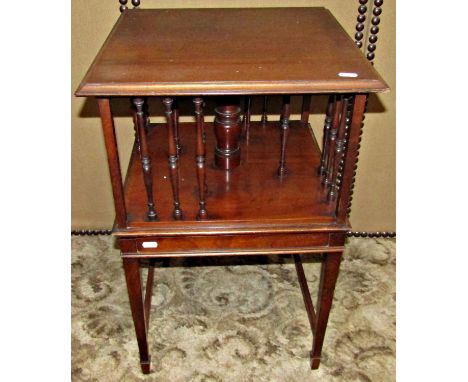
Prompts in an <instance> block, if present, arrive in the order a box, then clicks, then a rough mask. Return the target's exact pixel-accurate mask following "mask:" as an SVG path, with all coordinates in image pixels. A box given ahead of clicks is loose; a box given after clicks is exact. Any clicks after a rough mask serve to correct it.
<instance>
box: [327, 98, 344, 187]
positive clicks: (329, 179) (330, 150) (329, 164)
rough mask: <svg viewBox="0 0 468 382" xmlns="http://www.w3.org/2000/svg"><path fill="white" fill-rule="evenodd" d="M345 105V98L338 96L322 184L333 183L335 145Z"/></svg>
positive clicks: (334, 108)
mask: <svg viewBox="0 0 468 382" xmlns="http://www.w3.org/2000/svg"><path fill="white" fill-rule="evenodd" d="M342 105H343V97H342V96H337V98H336V99H335V103H334V107H333V119H332V124H331V129H330V133H329V137H328V145H327V158H326V169H325V176H324V178H323V179H322V184H324V185H326V186H329V185H330V184H331V182H332V177H333V170H332V169H333V167H334V162H333V160H334V158H335V155H334V154H335V145H336V136H337V134H338V128H339V125H340V113H341V109H342Z"/></svg>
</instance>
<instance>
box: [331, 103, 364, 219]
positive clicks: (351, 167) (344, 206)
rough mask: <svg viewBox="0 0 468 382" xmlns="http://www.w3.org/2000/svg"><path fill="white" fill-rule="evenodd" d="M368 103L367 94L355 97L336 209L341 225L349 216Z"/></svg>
mask: <svg viewBox="0 0 468 382" xmlns="http://www.w3.org/2000/svg"><path fill="white" fill-rule="evenodd" d="M366 102H367V94H357V95H356V96H355V97H354V104H353V113H352V116H351V124H350V127H349V132H348V143H347V149H346V154H345V158H344V166H343V179H342V182H341V190H340V196H339V199H338V203H337V207H336V215H337V219H338V222H339V223H344V222H345V221H346V217H347V216H348V214H349V208H350V205H351V204H350V202H351V198H352V190H353V187H354V177H355V176H356V169H357V160H358V156H359V142H360V140H361V138H360V137H361V134H362V122H363V120H364V111H365V107H366Z"/></svg>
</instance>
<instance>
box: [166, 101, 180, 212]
mask: <svg viewBox="0 0 468 382" xmlns="http://www.w3.org/2000/svg"><path fill="white" fill-rule="evenodd" d="M172 103H173V99H172V98H164V99H163V104H164V106H165V107H166V110H165V114H166V120H167V139H168V147H169V175H170V178H171V186H172V194H173V197H174V213H173V216H174V219H176V220H180V219H182V210H181V209H180V202H179V164H178V160H179V156H178V153H177V146H176V140H175V133H174V118H173V112H172Z"/></svg>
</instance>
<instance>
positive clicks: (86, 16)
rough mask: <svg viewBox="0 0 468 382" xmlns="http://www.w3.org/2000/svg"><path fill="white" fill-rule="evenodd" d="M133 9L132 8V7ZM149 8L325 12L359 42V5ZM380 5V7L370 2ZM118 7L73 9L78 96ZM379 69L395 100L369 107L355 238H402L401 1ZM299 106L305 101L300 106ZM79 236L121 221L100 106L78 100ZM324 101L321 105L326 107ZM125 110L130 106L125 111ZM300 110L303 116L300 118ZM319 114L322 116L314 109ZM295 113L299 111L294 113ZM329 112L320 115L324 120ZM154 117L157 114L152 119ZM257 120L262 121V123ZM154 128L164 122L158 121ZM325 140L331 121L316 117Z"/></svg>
mask: <svg viewBox="0 0 468 382" xmlns="http://www.w3.org/2000/svg"><path fill="white" fill-rule="evenodd" d="M129 3H130V1H129ZM141 3H142V5H141V7H142V8H196V7H267V6H270V7H276V6H291V7H292V6H295V7H301V6H302V7H308V6H325V7H327V8H328V9H330V10H331V12H332V13H333V14H334V15H335V17H336V18H337V19H338V21H339V22H340V23H341V24H342V25H343V27H344V28H345V29H346V30H347V31H348V33H349V34H350V35H352V36H353V35H354V27H355V24H356V16H357V7H358V1H357V0H328V1H326V0H322V1H320V0H316V1H300V0H295V1H288V2H286V1H273V0H263V1H241V0H236V1H226V0H204V1H193V0H192V1H189V0H172V1H167V0H142V1H141ZM369 3H372V0H369ZM118 8H119V2H118V0H73V1H72V78H71V80H72V90H73V91H74V90H75V89H76V88H77V86H78V84H79V82H80V81H81V79H82V78H83V76H84V75H85V73H86V70H87V69H88V67H89V65H90V64H91V62H92V60H93V58H94V57H95V55H96V53H97V52H98V51H99V48H100V47H101V45H102V44H103V42H104V40H105V38H106V37H107V35H108V33H109V32H110V30H111V28H112V26H113V25H114V23H115V21H116V19H117V17H118V16H119V10H118ZM381 20H382V21H381V24H380V32H379V35H378V37H379V40H378V42H377V51H376V58H375V60H374V61H375V67H376V69H377V70H378V71H379V72H380V74H381V75H382V77H383V78H384V79H385V80H386V81H387V83H388V84H389V86H390V87H391V89H392V90H391V92H390V93H386V94H379V95H378V96H377V97H372V98H371V99H370V100H369V105H368V113H367V114H366V119H365V125H364V134H363V138H362V142H361V150H360V156H359V169H358V173H357V178H356V184H355V191H354V197H353V206H352V213H351V222H352V224H353V230H359V231H395V88H396V86H395V1H394V0H386V1H385V2H384V4H383V12H382V15H381ZM297 101H299V99H297ZM71 102H72V116H71V127H72V148H71V149H72V229H101V228H110V227H111V226H112V223H113V219H114V210H113V202H112V192H111V186H110V180H109V174H108V169H107V160H106V156H105V148H104V141H103V137H102V133H101V126H100V121H99V117H98V113H97V108H96V105H95V100H94V99H89V100H86V99H85V98H76V97H74V96H73V95H72V101H71ZM320 103H321V101H320V100H319V101H318V102H317V103H316V104H315V105H316V108H318V106H319V105H320ZM118 106H119V105H117V108H116V109H117V110H124V109H125V107H126V104H124V105H122V107H118ZM298 107H299V104H297V106H296V109H297V110H298ZM313 109H314V110H315V108H313ZM293 111H294V108H293ZM321 111H322V110H320V112H321ZM117 114H118V115H117V117H116V119H115V123H116V131H117V139H118V142H119V147H120V154H121V164H122V170H123V171H126V165H127V163H128V158H129V153H130V149H131V144H132V139H133V129H132V128H129V124H130V120H129V119H128V118H127V117H124V114H123V112H118V113H117ZM152 114H153V113H152ZM254 119H255V117H254ZM152 120H157V118H155V117H152ZM311 123H312V126H313V128H314V132H315V133H316V135H318V136H319V137H320V136H321V128H322V126H323V115H320V114H318V110H317V112H316V113H314V114H313V115H312V117H311Z"/></svg>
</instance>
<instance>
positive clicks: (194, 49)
mask: <svg viewBox="0 0 468 382" xmlns="http://www.w3.org/2000/svg"><path fill="white" fill-rule="evenodd" d="M382 3H383V2H382V1H381V0H374V2H373V3H372V5H369V4H368V1H367V0H359V5H358V17H357V22H358V24H357V26H356V34H355V41H353V40H352V38H350V37H349V36H348V35H347V34H346V32H345V31H344V30H343V28H342V27H341V26H340V25H339V23H338V22H337V21H336V19H335V18H334V17H333V15H332V14H331V13H330V12H329V11H328V10H327V9H325V8H257V9H165V10H161V9H142V8H141V7H140V1H136V0H133V1H131V2H128V1H127V0H120V11H121V14H120V17H119V18H118V20H117V21H116V24H115V26H114V28H113V29H112V31H111V32H110V35H109V37H108V39H107V40H106V42H105V43H104V45H103V46H102V48H101V50H100V52H99V53H98V55H97V56H96V58H95V60H94V62H93V64H92V65H91V67H90V70H89V71H88V73H87V74H86V76H85V78H84V79H83V81H82V82H81V84H80V85H79V87H78V90H77V91H76V95H77V96H80V97H96V98H97V100H98V104H99V111H100V116H101V121H102V129H103V133H104V139H105V145H106V151H107V157H108V165H109V171H110V177H111V182H112V191H113V196H114V203H115V212H116V221H115V226H114V228H113V230H112V234H113V235H114V236H115V237H116V239H117V242H118V245H119V248H120V251H121V256H122V260H123V264H124V272H125V277H126V282H127V288H128V295H129V300H130V307H131V312H132V317H133V321H134V326H135V332H136V338H137V342H138V349H139V354H140V363H141V368H142V371H143V373H149V372H150V354H149V346H148V330H149V327H150V321H149V316H150V311H151V296H152V286H153V280H154V277H155V276H154V262H155V261H156V259H161V258H170V257H192V256H251V255H265V256H268V255H278V254H280V255H291V256H293V258H294V262H295V265H296V270H297V276H298V279H299V284H300V288H301V291H302V295H303V299H304V303H305V308H306V311H307V315H308V318H309V322H310V328H311V352H310V366H311V368H312V369H317V368H318V367H319V365H320V360H321V354H322V346H323V341H324V336H325V330H326V327H327V322H328V317H329V313H330V308H331V305H332V300H333V294H334V289H335V284H336V280H337V276H338V271H339V267H340V261H341V257H342V254H343V250H344V244H345V238H346V236H347V235H348V234H349V232H351V226H350V223H349V221H348V214H349V208H350V203H351V197H352V189H353V184H354V176H355V172H356V164H357V157H358V152H359V141H360V135H361V132H362V125H363V119H364V113H365V109H366V101H367V97H368V95H369V93H378V92H384V91H387V90H388V86H387V84H386V83H385V82H384V81H383V80H382V78H381V77H380V75H379V74H378V73H377V72H376V70H375V69H374V67H373V65H372V63H371V62H370V61H372V60H373V59H374V57H375V52H376V45H375V44H376V42H377V34H378V32H379V28H378V25H379V22H380V19H379V16H380V14H381V12H382ZM132 6H133V7H132ZM366 19H367V20H370V23H371V26H370V27H369V28H370V29H369V30H368V31H366V30H365V21H366ZM259 20H261V22H259ZM213 31H216V33H213ZM245 36H252V38H248V39H246V38H245ZM325 37H326V38H325ZM330 41H333V44H330V43H329V42H330ZM367 42H368V43H367ZM366 44H367V45H366ZM360 49H361V50H360ZM316 96H325V98H326V99H328V103H327V106H326V107H325V108H324V110H323V116H324V127H323V138H322V139H321V142H320V144H319V143H318V142H317V139H316V137H315V136H314V134H313V131H312V129H311V126H310V123H309V116H310V114H311V105H314V102H315V101H314V100H315V99H316ZM122 97H126V98H128V99H129V100H130V102H129V110H128V115H129V118H128V126H129V128H132V125H133V128H134V129H135V142H134V145H133V151H132V153H131V155H130V161H129V164H128V170H127V172H126V178H125V181H123V180H122V176H121V173H122V172H121V167H120V161H119V153H118V145H117V139H116V134H115V130H114V122H113V113H112V103H113V99H114V98H122ZM274 97H280V98H281V100H282V106H281V109H280V110H274V111H272V110H269V108H271V104H272V102H271V100H272V99H273V98H274ZM295 97H301V99H302V106H301V108H300V110H298V111H299V113H300V118H294V113H295V111H294V110H293V102H292V100H293V98H295ZM149 103H159V105H160V106H162V110H163V112H162V113H161V114H160V115H158V116H157V117H165V119H162V120H163V121H165V122H164V123H154V122H152V121H150V115H149V112H148V111H149V110H150V109H149V107H148V104H149ZM207 105H210V106H207ZM254 106H256V107H257V109H255V108H254ZM186 110H189V111H188V112H187V111H186ZM254 110H258V111H259V112H258V115H254V114H253V113H254V112H253V111H254ZM184 113H185V118H184V122H182V118H180V116H181V115H182V114H184ZM269 113H273V114H276V115H278V114H279V115H280V117H279V118H278V117H274V118H273V117H272V116H271V115H269ZM132 117H133V118H132ZM151 117H153V116H151ZM254 117H255V118H254ZM132 120H133V123H132ZM186 121H188V122H186ZM358 234H359V233H358ZM303 254H317V255H318V256H319V257H320V259H321V261H322V272H321V276H320V283H319V287H318V300H317V303H316V305H314V303H313V302H312V298H311V296H310V291H309V287H308V285H307V281H306V278H305V275H304V269H303V266H302V258H301V255H303ZM148 260H149V264H150V266H149V269H148V275H147V283H146V291H145V292H144V293H142V280H141V275H140V270H141V265H142V262H143V261H146V262H148Z"/></svg>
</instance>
